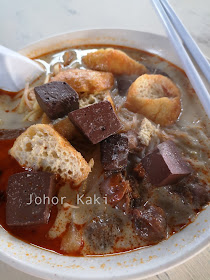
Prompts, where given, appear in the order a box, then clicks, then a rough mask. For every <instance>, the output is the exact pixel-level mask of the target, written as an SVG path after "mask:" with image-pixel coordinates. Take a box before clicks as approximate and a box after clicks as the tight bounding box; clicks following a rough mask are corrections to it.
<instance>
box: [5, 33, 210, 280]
mask: <svg viewBox="0 0 210 280" xmlns="http://www.w3.org/2000/svg"><path fill="white" fill-rule="evenodd" d="M83 44H114V45H124V46H128V47H134V48H137V49H142V50H147V51H149V52H152V53H155V54H158V55H160V56H162V57H164V58H166V59H168V60H170V61H171V62H173V63H175V64H176V65H178V66H181V63H180V61H179V58H178V57H177V55H176V54H175V53H174V50H173V47H172V46H171V44H170V42H169V40H168V39H167V38H165V37H161V36H157V35H154V34H149V33H143V32H139V31H130V30H116V29H114V30H106V29H105V30H85V31H77V32H72V33H68V34H64V35H58V36H55V37H52V38H48V39H45V40H42V41H39V42H36V43H34V44H32V45H30V46H27V47H26V48H24V49H22V50H21V51H20V52H21V53H22V54H24V55H27V56H29V57H31V58H33V57H36V56H39V55H42V54H44V53H46V52H49V51H56V50H59V49H61V48H67V47H71V46H76V45H83ZM209 216H210V207H207V208H206V209H205V210H204V211H202V213H201V214H200V215H199V216H198V218H197V219H196V221H195V222H194V223H192V224H190V225H189V226H187V227H186V228H185V229H184V230H182V231H181V232H179V233H177V234H175V235H174V236H172V237H171V238H169V239H168V240H166V241H163V242H161V243H160V244H158V245H155V246H152V247H148V248H145V249H141V250H136V251H133V252H130V253H124V254H119V255H115V256H106V257H77V258H75V257H66V256H61V255H58V254H55V253H52V252H50V251H45V250H42V249H40V248H38V247H35V246H31V245H29V244H26V243H24V242H22V241H20V240H18V239H16V238H14V237H12V236H10V235H9V234H8V233H7V232H6V231H5V230H4V229H2V228H0V259H1V260H2V261H3V262H6V263H7V264H9V265H11V266H13V267H15V268H17V269H19V270H22V271H24V272H26V273H28V274H31V275H34V276H37V277H40V278H44V279H51V280H53V279H56V280H57V279H74V280H75V279H121V280H122V279H141V278H144V277H148V276H151V275H154V274H157V273H160V272H162V271H164V270H166V269H168V268H171V267H173V266H175V265H178V264H180V263H182V262H184V261H186V260H187V259H189V258H190V257H192V256H194V255H195V254H196V253H198V252H199V251H201V250H202V249H203V248H204V247H206V246H207V245H208V243H209V236H210V227H209Z"/></svg>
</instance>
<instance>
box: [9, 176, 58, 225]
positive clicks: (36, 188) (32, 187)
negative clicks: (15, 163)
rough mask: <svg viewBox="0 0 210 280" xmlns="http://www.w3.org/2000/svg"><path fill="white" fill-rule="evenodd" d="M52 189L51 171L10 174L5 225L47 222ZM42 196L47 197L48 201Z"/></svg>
mask: <svg viewBox="0 0 210 280" xmlns="http://www.w3.org/2000/svg"><path fill="white" fill-rule="evenodd" d="M54 191H55V180H54V175H52V174H51V173H47V172H23V173H17V174H14V175H12V176H10V178H9V181H8V188H7V204H6V223H7V225H8V226H26V225H37V224H44V223H47V222H48V220H49V217H50V208H51V204H50V202H51V199H52V196H53V195H54ZM44 197H47V198H48V197H49V199H50V202H48V200H45V199H44ZM37 198H39V199H37ZM31 202H32V203H31Z"/></svg>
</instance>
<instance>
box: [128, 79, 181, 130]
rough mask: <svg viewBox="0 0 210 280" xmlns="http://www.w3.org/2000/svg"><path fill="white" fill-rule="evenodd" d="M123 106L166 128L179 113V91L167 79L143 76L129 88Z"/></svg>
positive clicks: (173, 121)
mask: <svg viewBox="0 0 210 280" xmlns="http://www.w3.org/2000/svg"><path fill="white" fill-rule="evenodd" d="M125 106H126V107H127V109H129V110H130V111H132V112H135V113H140V114H142V115H144V116H145V117H147V118H148V119H150V120H152V121H153V122H154V123H156V124H160V125H161V126H168V125H171V124H173V123H175V122H176V120H177V118H178V117H179V114H180V112H181V101H180V91H179V89H178V88H177V86H176V85H175V84H174V83H173V82H172V81H171V80H170V79H169V78H167V77H164V76H162V75H147V74H145V75H142V76H141V77H139V78H138V79H136V80H135V82H133V84H132V85H131V86H130V88H129V90H128V95H127V100H126V103H125Z"/></svg>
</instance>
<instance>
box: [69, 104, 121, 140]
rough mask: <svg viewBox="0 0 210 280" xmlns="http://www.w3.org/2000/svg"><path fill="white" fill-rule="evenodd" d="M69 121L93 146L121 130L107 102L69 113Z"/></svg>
mask: <svg viewBox="0 0 210 280" xmlns="http://www.w3.org/2000/svg"><path fill="white" fill-rule="evenodd" d="M69 119H70V120H71V121H72V123H73V124H74V125H75V126H77V127H78V128H79V130H80V131H82V132H83V134H84V135H85V136H86V137H87V138H88V139H89V140H90V141H91V142H92V143H93V144H97V143H99V142H101V141H102V140H104V139H106V138H107V137H109V136H110V135H113V134H115V133H117V132H118V131H119V130H120V128H121V124H120V122H119V120H118V118H117V116H116V114H115V112H114V109H113V107H112V105H111V103H110V102H108V101H103V102H99V103H96V104H93V105H91V106H88V107H85V108H82V109H79V110H76V111H74V112H71V113H69Z"/></svg>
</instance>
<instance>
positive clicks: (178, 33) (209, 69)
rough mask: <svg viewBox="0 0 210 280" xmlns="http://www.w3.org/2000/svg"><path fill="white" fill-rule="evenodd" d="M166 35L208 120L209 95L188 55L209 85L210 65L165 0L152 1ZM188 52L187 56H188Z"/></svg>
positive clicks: (209, 108) (209, 109)
mask: <svg viewBox="0 0 210 280" xmlns="http://www.w3.org/2000/svg"><path fill="white" fill-rule="evenodd" d="M152 2H153V4H154V6H155V8H156V10H157V12H158V13H159V15H160V17H161V19H162V21H163V23H164V25H165V27H166V30H167V33H168V36H169V38H170V40H171V42H172V44H173V46H174V48H175V49H176V51H177V53H178V55H179V58H180V60H181V61H182V64H183V67H184V69H185V72H186V74H187V76H188V78H189V80H190V82H191V84H192V86H193V88H194V89H195V91H196V93H197V95H198V98H199V99H200V101H201V103H202V105H203V107H204V109H205V111H206V113H207V115H208V117H209V118H210V94H209V92H208V90H207V88H206V86H205V84H204V82H203V80H202V79H201V77H200V75H199V73H198V71H197V69H196V67H195V65H194V64H193V62H192V60H191V58H190V56H189V54H190V55H191V56H192V57H193V59H194V60H195V62H196V63H197V65H198V66H199V68H200V70H201V71H202V73H203V75H204V77H205V78H206V80H207V81H208V83H210V64H209V62H208V61H207V59H206V58H205V57H204V55H203V54H202V52H201V51H200V49H199V47H198V46H197V44H196V43H195V41H194V40H193V38H192V37H191V35H190V34H189V32H188V31H187V30H186V28H185V27H184V25H183V24H182V22H181V21H180V19H179V18H178V17H177V15H176V13H175V11H174V10H173V8H172V7H171V6H170V5H169V3H168V1H167V0H152ZM188 52H189V54H188Z"/></svg>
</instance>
